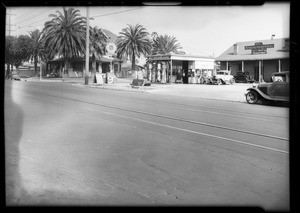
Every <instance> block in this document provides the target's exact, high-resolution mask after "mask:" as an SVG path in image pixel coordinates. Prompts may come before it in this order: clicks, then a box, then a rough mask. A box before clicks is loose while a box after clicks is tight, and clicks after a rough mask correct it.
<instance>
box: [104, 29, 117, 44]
mask: <svg viewBox="0 0 300 213" xmlns="http://www.w3.org/2000/svg"><path fill="white" fill-rule="evenodd" d="M102 30H103V32H104V33H105V35H107V37H108V41H109V42H113V43H116V40H117V38H118V36H117V35H116V34H114V33H112V32H111V31H109V30H106V29H102Z"/></svg>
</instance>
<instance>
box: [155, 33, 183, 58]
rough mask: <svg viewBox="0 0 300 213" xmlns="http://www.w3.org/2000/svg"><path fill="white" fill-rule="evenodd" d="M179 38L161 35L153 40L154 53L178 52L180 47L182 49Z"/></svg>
mask: <svg viewBox="0 0 300 213" xmlns="http://www.w3.org/2000/svg"><path fill="white" fill-rule="evenodd" d="M177 42H178V41H177V39H176V38H175V37H174V36H169V35H164V36H162V35H160V36H157V37H156V38H155V40H153V52H152V54H154V55H156V54H167V53H172V52H173V53H178V50H179V49H182V47H181V46H180V44H179V43H177Z"/></svg>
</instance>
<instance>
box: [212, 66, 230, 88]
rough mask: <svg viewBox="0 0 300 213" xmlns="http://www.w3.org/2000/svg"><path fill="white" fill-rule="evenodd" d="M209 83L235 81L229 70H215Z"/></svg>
mask: <svg viewBox="0 0 300 213" xmlns="http://www.w3.org/2000/svg"><path fill="white" fill-rule="evenodd" d="M211 83H212V84H218V85H220V84H226V83H230V84H234V83H235V81H234V77H233V76H232V75H231V74H230V71H229V70H219V71H217V72H216V75H214V76H213V77H212V78H211Z"/></svg>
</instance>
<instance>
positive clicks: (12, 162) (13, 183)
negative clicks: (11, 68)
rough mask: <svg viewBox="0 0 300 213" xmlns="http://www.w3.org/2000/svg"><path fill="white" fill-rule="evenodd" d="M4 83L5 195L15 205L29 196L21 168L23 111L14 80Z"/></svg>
mask: <svg viewBox="0 0 300 213" xmlns="http://www.w3.org/2000/svg"><path fill="white" fill-rule="evenodd" d="M4 83H5V90H4V91H5V92H4V136H5V196H6V205H7V206H14V205H19V204H20V199H21V198H22V199H24V198H26V197H28V194H27V192H26V191H25V190H24V189H23V187H22V181H21V175H20V170H19V165H20V148H19V146H20V139H21V136H22V128H23V111H22V109H21V107H20V106H19V105H18V104H17V103H16V102H14V100H13V97H12V84H13V82H11V81H10V80H6V81H5V82H4Z"/></svg>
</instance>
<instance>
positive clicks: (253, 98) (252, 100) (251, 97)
mask: <svg viewBox="0 0 300 213" xmlns="http://www.w3.org/2000/svg"><path fill="white" fill-rule="evenodd" d="M246 101H247V102H248V103H249V104H256V103H257V101H258V94H257V92H255V91H249V92H248V93H247V94H246Z"/></svg>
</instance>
